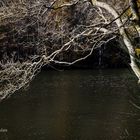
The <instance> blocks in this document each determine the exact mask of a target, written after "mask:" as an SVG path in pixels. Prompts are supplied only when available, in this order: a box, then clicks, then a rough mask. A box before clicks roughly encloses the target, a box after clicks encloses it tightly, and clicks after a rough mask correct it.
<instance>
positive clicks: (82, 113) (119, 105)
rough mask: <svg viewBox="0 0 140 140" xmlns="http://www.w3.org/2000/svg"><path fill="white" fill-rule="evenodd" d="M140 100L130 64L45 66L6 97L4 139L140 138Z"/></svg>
mask: <svg viewBox="0 0 140 140" xmlns="http://www.w3.org/2000/svg"><path fill="white" fill-rule="evenodd" d="M138 106H140V87H139V86H138V84H137V79H136V77H135V76H134V75H133V73H132V72H131V71H129V70H128V69H119V70H115V69H114V70H67V71H61V72H60V71H53V70H52V71H42V72H41V73H40V74H39V75H38V76H37V77H36V78H35V79H34V80H33V81H32V83H31V84H30V86H29V87H28V88H26V89H25V90H21V91H18V92H17V93H16V94H14V95H12V96H11V97H10V98H9V99H7V100H5V101H3V102H1V103H0V140H140V109H139V108H138Z"/></svg>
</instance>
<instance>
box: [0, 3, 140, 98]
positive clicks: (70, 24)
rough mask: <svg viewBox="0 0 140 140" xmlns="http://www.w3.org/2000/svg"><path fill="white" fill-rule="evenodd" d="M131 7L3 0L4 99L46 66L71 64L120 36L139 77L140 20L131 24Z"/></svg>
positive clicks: (0, 64)
mask: <svg viewBox="0 0 140 140" xmlns="http://www.w3.org/2000/svg"><path fill="white" fill-rule="evenodd" d="M122 3H123V7H122ZM129 9H130V7H129V3H128V2H125V1H120V2H118V1H117V0H112V1H109V3H107V2H105V1H94V0H92V1H88V0H48V1H47V2H46V1H44V0H27V1H26V0H7V1H1V2H0V27H1V28H2V29H3V30H4V31H2V32H1V33H0V46H2V50H3V51H1V55H0V77H1V79H0V99H1V100H2V99H4V98H6V97H8V96H10V95H11V94H12V93H14V92H15V91H17V90H19V89H21V88H23V87H25V86H27V85H28V84H29V83H30V81H31V80H32V79H33V78H34V77H35V75H36V74H38V73H39V72H40V70H41V68H42V67H43V66H44V65H47V64H49V63H51V62H53V63H58V64H64V65H72V64H74V63H76V62H78V61H81V60H83V59H86V58H87V57H88V56H90V55H91V54H92V52H93V51H94V50H95V49H96V48H99V47H101V46H102V44H104V43H107V42H109V41H111V40H112V39H114V38H116V37H117V38H118V37H119V38H120V41H122V42H124V45H125V47H126V48H127V50H128V53H129V56H130V61H131V63H130V66H131V68H132V70H133V71H134V73H135V75H136V76H137V77H138V80H140V71H139V68H138V66H137V63H138V59H136V53H135V46H134V45H135V44H134V41H133V38H134V37H135V36H138V35H139V33H138V25H135V24H132V22H131V20H130V17H129V16H128V15H127V11H128V10H129ZM131 30H133V31H131ZM7 40H8V41H9V42H7ZM11 46H12V47H11ZM70 52H71V53H70ZM77 52H78V53H80V54H82V55H80V57H79V55H76V56H75V55H74V54H75V53H77ZM68 54H71V56H70V57H71V58H70V59H68V57H69V56H68Z"/></svg>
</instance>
